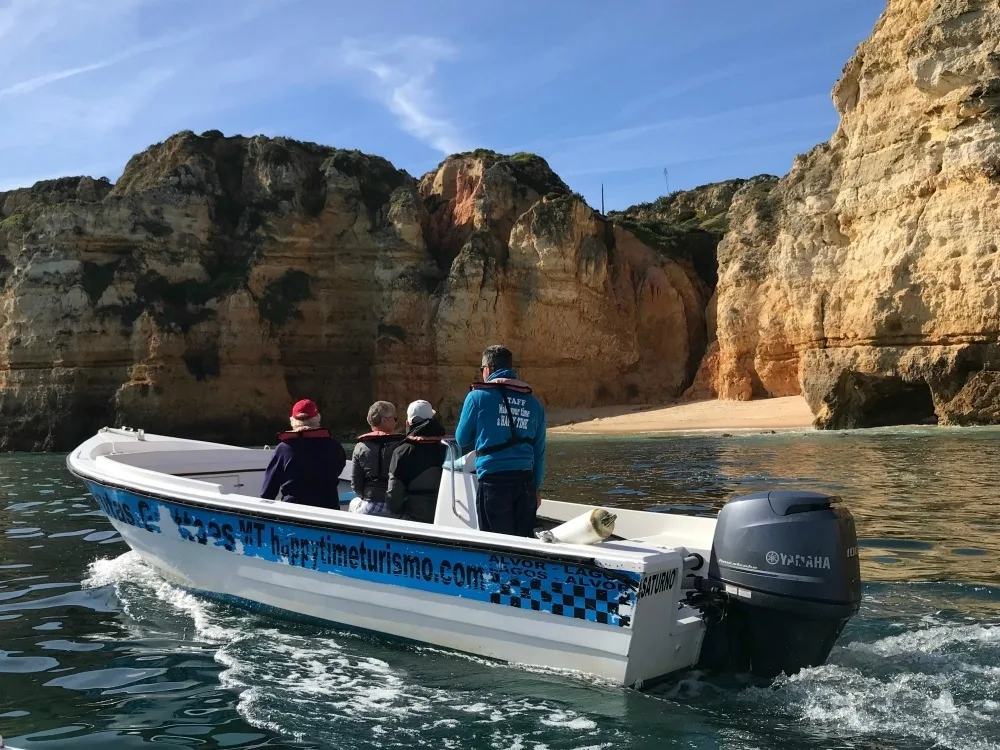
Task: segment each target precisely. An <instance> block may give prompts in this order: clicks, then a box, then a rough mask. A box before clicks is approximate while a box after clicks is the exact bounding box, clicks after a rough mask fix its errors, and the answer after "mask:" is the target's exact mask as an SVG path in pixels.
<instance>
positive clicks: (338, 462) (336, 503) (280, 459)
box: [260, 430, 347, 510]
mask: <svg viewBox="0 0 1000 750" xmlns="http://www.w3.org/2000/svg"><path fill="white" fill-rule="evenodd" d="M315 432H316V433H317V434H320V432H322V433H325V434H323V436H322V437H316V436H310V437H292V438H291V439H287V440H283V441H282V442H281V443H279V444H278V447H277V448H275V449H274V453H273V454H272V456H271V462H270V463H269V464H268V466H267V473H265V474H264V482H263V485H262V486H261V490H260V496H261V497H266V498H268V499H269V500H274V498H276V497H277V496H278V490H281V499H282V500H284V501H285V502H289V503H299V504H300V505H314V506H317V507H320V508H333V509H334V510H338V509H339V508H340V494H339V491H338V485H339V483H340V472H342V471H343V470H344V466H346V465H347V456H346V455H345V454H344V447H343V446H342V445H341V444H340V443H339V442H338V441H337V440H336V439H335V438H332V437H329V434H330V433H329V432H328V431H326V430H322V431H320V430H316V431H315ZM282 436H289V433H282Z"/></svg>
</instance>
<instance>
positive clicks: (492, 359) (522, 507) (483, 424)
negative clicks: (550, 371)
mask: <svg viewBox="0 0 1000 750" xmlns="http://www.w3.org/2000/svg"><path fill="white" fill-rule="evenodd" d="M481 372H482V377H483V381H484V382H482V383H475V384H473V386H472V389H471V391H470V392H469V395H468V396H466V397H465V404H464V405H463V406H462V416H461V417H459V420H458V427H457V428H456V430H455V439H456V440H457V441H458V444H459V445H460V446H463V448H462V450H469V448H470V447H474V448H475V450H476V475H477V477H478V479H479V482H478V486H477V488H476V512H477V513H478V515H479V528H480V529H481V530H483V531H493V532H496V533H498V534H512V535H514V536H526V537H530V536H533V535H534V529H535V514H536V511H537V510H538V506H539V505H540V504H541V496H540V495H539V488H540V487H541V486H542V479H543V478H544V476H545V409H544V408H543V407H542V403H541V401H539V400H538V399H537V398H535V397H534V396H533V395H532V393H531V387H530V386H529V385H528V384H527V383H525V382H524V381H522V380H518V378H517V373H516V372H515V371H514V356H513V355H512V354H511V352H510V350H509V349H507V348H506V347H503V346H490V347H487V348H486V350H485V351H484V352H483V359H482V370H481Z"/></svg>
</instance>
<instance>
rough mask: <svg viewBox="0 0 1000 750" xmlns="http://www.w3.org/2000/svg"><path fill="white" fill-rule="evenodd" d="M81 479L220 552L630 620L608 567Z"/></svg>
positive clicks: (146, 526)
mask: <svg viewBox="0 0 1000 750" xmlns="http://www.w3.org/2000/svg"><path fill="white" fill-rule="evenodd" d="M87 486H88V488H89V489H90V492H91V494H92V495H93V496H94V498H95V499H96V500H97V503H98V505H100V507H101V510H102V511H103V512H104V513H105V514H107V516H108V517H109V518H111V519H113V520H116V521H118V522H119V523H123V524H127V525H129V526H133V527H135V528H137V529H140V530H142V531H145V532H148V533H151V534H163V535H165V536H167V537H171V536H174V537H177V538H179V539H182V540H186V541H189V542H191V543H192V544H202V545H207V546H212V547H214V548H217V549H219V551H220V552H228V553H231V554H234V555H242V556H244V557H254V558H258V559H261V560H267V561H268V562H273V563H276V564H280V565H288V566H292V567H298V568H304V569H306V570H315V571H318V572H321V573H330V574H333V575H343V576H347V577H349V578H356V579H359V580H364V581H371V582H373V583H380V584H388V585H392V586H404V587H406V588H411V589H419V590H421V591H429V592H432V593H435V594H445V595H448V596H458V597H462V598H465V599H473V600H476V601H481V602H490V603H492V604H496V605H500V606H506V607H514V608H517V609H530V610H532V611H535V612H547V613H550V614H553V615H560V616H563V617H573V618H576V619H581V620H587V621H590V622H596V623H601V624H606V625H614V626H618V627H629V626H630V625H631V619H632V609H633V606H634V604H635V600H636V590H637V588H638V585H639V574H637V573H630V572H625V571H619V572H618V574H617V575H609V574H608V573H607V572H606V571H604V570H603V569H601V568H597V567H593V566H586V565H575V564H574V565H566V564H564V563H562V562H554V561H549V560H545V559H541V558H518V557H513V556H510V555H509V554H507V553H499V552H497V553H490V552H489V551H486V550H482V551H480V550H472V549H456V548H453V547H447V546H443V545H438V544H429V543H423V542H419V541H400V540H388V539H380V538H378V537H366V536H363V535H361V534H356V533H351V532H347V531H340V530H335V529H325V528H315V527H310V526H304V525H299V524H295V523H283V522H278V521H270V520H267V519H262V518H255V517H253V516H243V515H237V514H234V513H227V512H223V511H216V510H212V509H209V508H200V507H199V508H193V507H190V506H187V505H182V504H180V503H176V502H172V501H168V500H160V499H152V498H146V497H142V496H139V495H135V494H133V493H131V492H128V491H126V490H120V489H114V488H110V487H103V486H101V485H98V484H95V483H92V482H87ZM161 514H165V517H163V516H162V515H161Z"/></svg>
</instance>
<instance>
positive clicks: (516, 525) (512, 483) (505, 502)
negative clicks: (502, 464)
mask: <svg viewBox="0 0 1000 750" xmlns="http://www.w3.org/2000/svg"><path fill="white" fill-rule="evenodd" d="M476 513H477V514H478V515H479V528H480V530H482V531H492V532H495V533H497V534H511V535H512V536H527V537H532V536H534V535H535V513H536V508H535V476H534V474H533V473H532V472H531V471H498V472H495V473H492V474H484V475H483V476H482V477H481V478H480V479H479V482H478V485H477V487H476Z"/></svg>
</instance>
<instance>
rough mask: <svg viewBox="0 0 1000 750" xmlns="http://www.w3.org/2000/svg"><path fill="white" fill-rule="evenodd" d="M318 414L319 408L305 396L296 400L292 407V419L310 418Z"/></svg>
mask: <svg viewBox="0 0 1000 750" xmlns="http://www.w3.org/2000/svg"><path fill="white" fill-rule="evenodd" d="M318 416H319V409H317V408H316V404H314V403H313V402H312V401H310V400H309V399H307V398H304V399H302V400H301V401H296V402H295V406H293V407H292V419H312V418H313V417H318Z"/></svg>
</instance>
